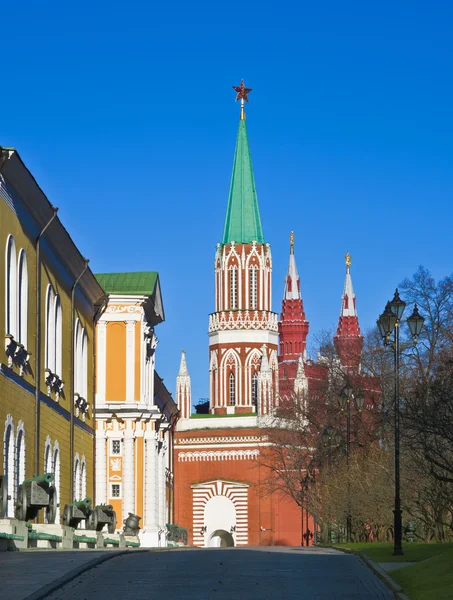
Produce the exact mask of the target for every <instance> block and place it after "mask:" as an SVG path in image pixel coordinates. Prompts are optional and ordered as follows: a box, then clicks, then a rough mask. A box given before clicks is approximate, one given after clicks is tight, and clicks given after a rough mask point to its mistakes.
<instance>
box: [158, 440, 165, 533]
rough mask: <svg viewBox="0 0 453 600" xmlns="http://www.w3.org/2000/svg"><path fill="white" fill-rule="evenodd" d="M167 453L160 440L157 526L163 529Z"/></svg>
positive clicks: (163, 441)
mask: <svg viewBox="0 0 453 600" xmlns="http://www.w3.org/2000/svg"><path fill="white" fill-rule="evenodd" d="M166 452H167V442H166V441H165V439H163V440H162V444H161V447H160V450H159V525H160V527H161V528H162V529H165V526H166V524H167V519H166V514H165V505H166V487H165V466H166V463H165V454H166Z"/></svg>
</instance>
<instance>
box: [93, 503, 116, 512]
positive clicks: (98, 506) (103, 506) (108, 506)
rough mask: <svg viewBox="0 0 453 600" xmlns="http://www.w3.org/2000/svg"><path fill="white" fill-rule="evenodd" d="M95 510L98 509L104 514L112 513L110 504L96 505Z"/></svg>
mask: <svg viewBox="0 0 453 600" xmlns="http://www.w3.org/2000/svg"><path fill="white" fill-rule="evenodd" d="M95 508H99V509H100V510H103V511H105V512H112V510H113V506H112V505H111V504H97V505H96V506H95Z"/></svg>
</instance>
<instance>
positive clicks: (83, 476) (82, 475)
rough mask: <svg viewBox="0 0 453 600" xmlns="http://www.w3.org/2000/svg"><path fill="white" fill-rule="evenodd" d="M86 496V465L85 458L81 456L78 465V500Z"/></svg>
mask: <svg viewBox="0 0 453 600" xmlns="http://www.w3.org/2000/svg"><path fill="white" fill-rule="evenodd" d="M86 495H87V464H86V460H85V457H84V456H82V461H81V463H80V499H81V500H84V499H85V498H86Z"/></svg>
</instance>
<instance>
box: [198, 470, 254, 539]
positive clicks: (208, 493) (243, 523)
mask: <svg viewBox="0 0 453 600" xmlns="http://www.w3.org/2000/svg"><path fill="white" fill-rule="evenodd" d="M248 488H249V486H248V485H247V484H246V483H236V482H234V481H223V480H217V481H208V482H206V483H197V484H194V485H192V500H193V545H194V546H201V547H203V546H205V545H207V541H208V537H209V534H210V533H212V532H209V531H205V530H204V527H205V523H204V519H205V509H206V505H207V503H208V502H209V500H210V499H211V498H214V497H215V496H225V497H226V498H228V499H229V500H231V502H232V503H233V505H234V508H235V510H236V522H235V527H236V530H235V532H234V536H233V537H234V538H235V542H236V545H237V546H247V544H248ZM214 529H215V528H214Z"/></svg>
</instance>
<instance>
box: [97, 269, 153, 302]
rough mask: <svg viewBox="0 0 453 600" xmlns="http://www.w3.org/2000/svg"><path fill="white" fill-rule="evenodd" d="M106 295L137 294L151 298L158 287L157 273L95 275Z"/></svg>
mask: <svg viewBox="0 0 453 600" xmlns="http://www.w3.org/2000/svg"><path fill="white" fill-rule="evenodd" d="M95 277H96V279H97V280H98V283H99V285H100V286H101V287H102V289H103V290H104V292H105V293H106V294H137V295H143V296H151V295H152V294H153V293H154V289H155V287H156V281H157V278H158V273H157V272H156V271H139V272H137V273H98V274H96V275H95Z"/></svg>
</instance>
